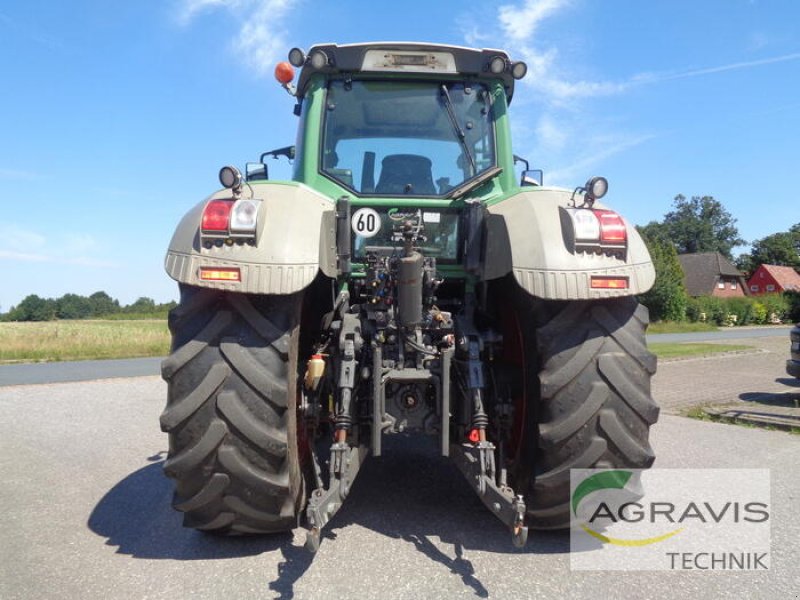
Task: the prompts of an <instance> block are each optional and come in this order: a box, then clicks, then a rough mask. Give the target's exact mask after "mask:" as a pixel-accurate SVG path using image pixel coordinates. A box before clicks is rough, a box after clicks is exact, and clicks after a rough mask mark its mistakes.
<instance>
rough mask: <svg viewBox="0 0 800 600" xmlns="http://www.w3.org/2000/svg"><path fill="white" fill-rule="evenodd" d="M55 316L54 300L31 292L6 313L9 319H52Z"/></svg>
mask: <svg viewBox="0 0 800 600" xmlns="http://www.w3.org/2000/svg"><path fill="white" fill-rule="evenodd" d="M55 318H56V302H55V301H54V300H50V299H49V298H40V297H39V296H37V295H36V294H31V295H30V296H26V297H25V298H23V300H22V302H20V303H19V304H18V305H17V306H16V307H15V308H13V309H12V310H11V311H10V312H9V313H8V319H9V320H10V321H52V320H53V319H55Z"/></svg>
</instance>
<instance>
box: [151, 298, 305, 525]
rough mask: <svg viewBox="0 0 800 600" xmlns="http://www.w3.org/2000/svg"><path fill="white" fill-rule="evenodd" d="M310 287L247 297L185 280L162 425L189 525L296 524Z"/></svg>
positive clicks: (301, 494)
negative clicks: (302, 340)
mask: <svg viewBox="0 0 800 600" xmlns="http://www.w3.org/2000/svg"><path fill="white" fill-rule="evenodd" d="M301 305H302V293H301V294H293V295H290V296H248V295H244V294H234V293H223V292H218V291H214V290H207V289H200V288H193V287H188V286H183V287H182V290H181V301H180V304H179V306H178V307H177V308H176V309H174V310H173V311H172V312H171V313H170V316H169V327H170V331H171V333H172V353H171V354H170V356H169V357H168V358H167V359H166V360H164V362H163V363H162V367H161V368H162V376H163V377H164V379H165V380H166V382H167V384H168V399H167V407H166V410H164V412H163V414H162V415H161V428H162V430H163V431H165V432H168V433H169V454H168V457H167V460H166V462H165V463H164V472H165V473H166V474H167V476H169V477H171V478H172V479H174V480H175V494H174V498H173V507H174V508H175V509H177V510H179V511H181V512H183V513H184V525H185V526H186V527H191V528H195V529H201V530H204V531H213V532H217V533H229V534H241V533H271V532H278V531H286V530H290V529H292V528H293V527H295V526H296V525H297V520H298V515H299V514H300V512H301V511H302V508H303V504H304V502H305V490H304V485H303V476H302V472H301V468H300V463H299V458H298V447H297V415H296V399H297V398H296V391H297V349H298V336H299V331H298V329H299V326H298V322H299V319H300V309H301Z"/></svg>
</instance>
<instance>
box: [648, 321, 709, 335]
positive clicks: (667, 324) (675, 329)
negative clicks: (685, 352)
mask: <svg viewBox="0 0 800 600" xmlns="http://www.w3.org/2000/svg"><path fill="white" fill-rule="evenodd" d="M706 331H719V327H717V326H716V325H712V324H710V323H689V322H686V323H684V322H673V321H659V322H658V323H650V325H649V326H648V327H647V333H650V334H653V333H698V332H699V333H704V332H706Z"/></svg>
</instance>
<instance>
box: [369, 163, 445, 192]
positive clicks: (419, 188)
mask: <svg viewBox="0 0 800 600" xmlns="http://www.w3.org/2000/svg"><path fill="white" fill-rule="evenodd" d="M431 166H432V165H431V160H430V159H429V158H426V157H424V156H419V155H418V154H389V155H388V156H386V157H385V158H384V159H383V160H382V161H381V176H380V179H378V185H376V186H375V193H376V194H397V195H405V194H414V195H417V196H426V195H428V196H434V195H436V194H437V192H436V186H435V185H434V184H433V173H432V171H431Z"/></svg>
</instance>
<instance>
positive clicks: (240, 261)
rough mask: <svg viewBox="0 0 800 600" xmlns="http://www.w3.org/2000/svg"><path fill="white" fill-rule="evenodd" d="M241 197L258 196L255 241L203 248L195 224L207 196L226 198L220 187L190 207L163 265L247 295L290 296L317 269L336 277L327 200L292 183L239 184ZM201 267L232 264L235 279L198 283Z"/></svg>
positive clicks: (180, 275)
mask: <svg viewBox="0 0 800 600" xmlns="http://www.w3.org/2000/svg"><path fill="white" fill-rule="evenodd" d="M242 197H243V198H248V199H249V198H254V199H257V200H261V201H262V202H261V206H260V209H259V213H258V221H257V226H256V239H255V245H247V244H242V245H240V244H232V245H227V244H224V243H223V245H221V246H216V245H214V246H212V247H211V248H205V247H203V245H202V240H201V235H200V224H201V219H202V216H203V209H204V208H205V206H206V204H207V203H208V202H209V201H210V200H218V199H220V200H221V199H229V198H231V192H230V190H220V191H219V192H216V193H215V194H213V195H211V196H210V197H208V198H206V199H205V200H203V201H202V202H200V203H199V204H198V205H197V206H195V207H194V208H193V209H192V210H190V211H189V212H188V213H187V214H186V216H184V218H183V220H182V221H181V222H180V224H179V225H178V228H177V229H176V231H175V234H174V235H173V237H172V241H171V242H170V244H169V249H168V251H167V257H166V261H165V268H166V271H167V273H168V274H169V276H170V277H172V278H173V279H175V280H176V281H178V282H180V283H186V284H189V285H193V286H198V287H208V288H214V289H221V290H228V291H237V292H244V293H249V294H292V293H294V292H298V291H300V290H302V289H303V288H305V287H306V286H308V285H309V284H310V283H311V282H312V281H313V280H314V278H315V277H316V276H317V273H318V272H319V271H322V272H323V273H324V274H325V275H327V276H328V277H335V276H336V247H335V236H334V229H335V219H334V217H335V214H334V213H335V211H334V204H333V202H332V201H331V200H330V199H329V198H327V197H326V196H323V195H321V194H318V193H317V192H315V191H314V190H312V189H311V188H308V187H306V186H304V185H302V184H296V183H279V182H268V183H259V184H254V185H249V186H248V185H245V187H244V189H243V190H242ZM201 267H215V268H223V267H228V268H230V267H233V268H238V269H239V270H240V273H241V281H239V282H227V281H226V282H221V281H204V280H201V279H200V278H199V272H200V268H201Z"/></svg>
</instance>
